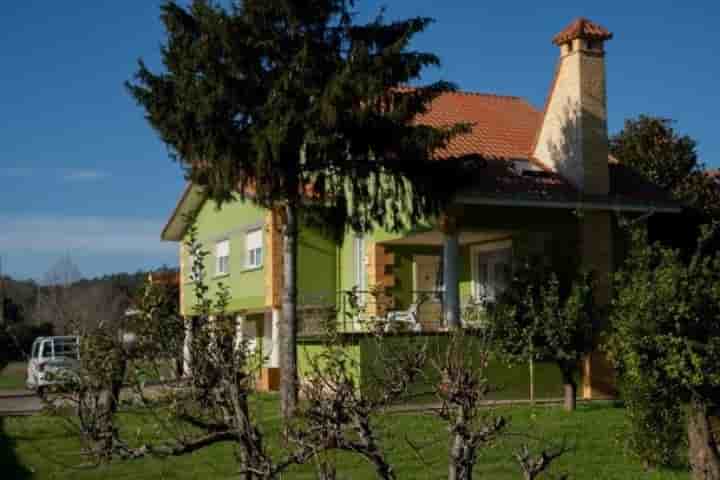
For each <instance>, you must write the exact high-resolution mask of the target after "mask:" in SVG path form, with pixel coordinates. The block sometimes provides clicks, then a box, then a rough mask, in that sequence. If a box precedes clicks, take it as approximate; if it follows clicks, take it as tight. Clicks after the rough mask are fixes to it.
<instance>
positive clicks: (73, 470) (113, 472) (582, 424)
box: [0, 397, 689, 480]
mask: <svg viewBox="0 0 720 480" xmlns="http://www.w3.org/2000/svg"><path fill="white" fill-rule="evenodd" d="M261 409H262V410H263V411H264V412H265V415H264V417H265V419H266V422H265V425H264V431H265V432H266V435H267V437H268V440H269V444H270V446H271V451H273V452H274V453H275V454H278V453H279V452H280V450H279V447H278V444H279V443H278V434H279V417H278V415H277V414H276V412H277V402H276V400H275V398H274V397H270V398H268V397H265V398H264V399H263V400H262V405H261ZM502 411H503V413H505V414H507V415H508V416H509V418H510V433H511V434H512V435H508V436H506V437H505V438H504V439H503V440H502V441H501V442H499V443H498V444H497V445H495V446H493V447H492V448H490V449H488V450H486V451H483V452H482V454H481V456H480V460H479V462H478V465H477V468H476V472H477V478H491V479H498V480H503V479H517V478H521V477H520V475H519V473H518V471H517V469H516V467H515V465H514V463H513V460H512V457H511V454H512V450H513V448H515V447H516V446H517V445H518V444H519V443H520V442H522V441H523V439H524V437H523V435H526V434H531V435H532V436H533V437H535V438H546V439H550V438H552V439H555V440H560V439H563V438H564V439H566V440H567V441H568V442H569V443H571V444H573V445H574V447H575V448H574V451H573V452H571V453H568V454H566V455H565V456H564V457H563V458H562V459H561V460H559V461H558V463H557V466H556V468H555V470H554V471H555V472H558V473H559V472H568V473H570V474H571V478H574V479H593V480H600V479H634V478H643V479H655V480H657V479H687V478H689V476H688V474H687V473H686V472H684V471H661V472H654V473H645V472H644V471H643V469H642V468H641V466H640V464H639V463H638V462H637V461H636V460H634V459H631V458H629V457H628V456H626V455H624V453H623V451H622V448H621V447H620V445H619V443H618V442H617V441H616V440H615V439H616V438H617V436H618V434H619V431H620V427H621V424H622V417H623V410H622V409H619V408H615V407H613V406H611V405H609V404H594V405H582V406H580V408H579V410H578V411H577V412H576V413H574V414H567V413H565V412H564V411H562V410H561V409H559V408H556V407H552V408H549V407H537V408H534V409H533V408H531V407H504V408H503V410H502ZM381 424H382V434H383V441H384V443H385V445H386V446H387V451H388V454H389V457H390V459H391V460H392V462H393V464H394V465H395V468H396V470H397V473H398V478H405V479H416V478H420V479H424V478H428V479H430V478H438V479H439V478H444V477H445V469H446V461H447V460H446V456H447V438H446V436H445V434H444V425H443V423H442V422H441V421H439V420H438V419H437V418H435V417H434V416H431V415H427V414H394V415H387V416H385V417H384V418H383V419H382V421H381ZM153 425H154V422H153V421H151V420H150V419H149V418H147V417H141V416H139V415H136V414H131V413H127V414H124V415H123V430H124V432H123V434H124V435H125V437H126V438H138V436H139V437H143V436H147V435H151V430H152V429H153ZM0 426H1V428H0V472H2V474H1V475H0V477H1V478H3V479H5V478H7V479H21V480H22V479H78V480H82V479H103V480H112V479H128V480H129V479H139V480H142V479H151V478H152V479H155V478H163V479H207V478H213V479H225V478H233V471H234V460H233V451H232V447H231V446H230V445H215V446H213V447H211V448H208V449H206V450H204V451H202V452H198V453H195V454H193V455H191V456H187V457H182V458H173V459H155V458H149V459H143V460H135V461H129V462H117V463H114V464H112V465H110V466H106V467H100V468H84V467H79V465H80V464H81V463H82V461H83V460H82V458H81V457H79V455H78V442H77V440H76V439H75V438H73V437H72V436H71V435H68V433H67V431H66V430H65V429H64V428H63V426H62V424H61V423H60V421H59V420H57V419H51V418H47V417H26V418H6V419H4V421H3V423H2V424H0ZM408 440H410V441H411V442H412V443H413V444H414V445H415V446H416V447H419V448H420V451H419V452H416V451H414V450H413V448H411V447H410V446H409V445H408ZM338 460H339V463H340V464H341V469H340V475H339V478H348V479H365V478H368V479H371V478H374V476H373V474H372V470H371V469H370V468H369V467H368V465H366V464H365V463H364V462H363V461H362V460H359V459H358V458H357V457H352V456H349V455H341V456H340V457H339V458H338ZM285 478H291V479H313V478H315V476H314V474H313V471H312V467H310V466H307V467H300V468H296V469H295V470H292V471H290V472H288V474H287V475H286V476H285Z"/></svg>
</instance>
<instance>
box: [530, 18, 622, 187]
mask: <svg viewBox="0 0 720 480" xmlns="http://www.w3.org/2000/svg"><path fill="white" fill-rule="evenodd" d="M611 38H612V33H610V32H609V31H608V30H606V29H605V28H603V27H601V26H600V25H598V24H595V23H593V22H591V21H590V20H587V19H585V18H578V19H577V20H575V21H574V22H572V23H571V24H570V25H569V26H568V27H567V28H565V29H564V30H563V31H561V32H560V33H558V34H557V35H556V36H555V37H554V38H553V43H554V44H555V45H557V46H558V47H559V48H560V60H559V62H558V66H557V69H556V71H555V79H554V81H553V85H552V87H551V90H550V94H549V97H548V100H547V104H546V105H545V114H544V118H543V123H542V126H541V127H540V131H539V133H538V136H537V140H536V142H535V147H534V149H533V155H534V156H535V158H537V159H538V160H540V161H541V162H542V163H544V164H545V165H547V166H548V167H550V168H552V169H554V170H556V171H557V172H559V173H560V174H561V175H563V176H564V177H565V178H567V179H568V180H569V181H570V182H572V183H573V184H574V185H575V186H576V187H577V188H578V189H579V190H580V191H581V192H583V193H585V194H588V195H607V194H608V191H609V178H608V177H609V172H608V133H607V94H606V91H605V42H606V41H607V40H610V39H611Z"/></svg>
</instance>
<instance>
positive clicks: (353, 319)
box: [298, 290, 484, 336]
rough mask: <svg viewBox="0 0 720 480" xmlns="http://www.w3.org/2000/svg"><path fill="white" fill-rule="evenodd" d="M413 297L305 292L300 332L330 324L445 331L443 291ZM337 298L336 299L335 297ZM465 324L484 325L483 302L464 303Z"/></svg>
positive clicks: (342, 328)
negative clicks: (402, 299)
mask: <svg viewBox="0 0 720 480" xmlns="http://www.w3.org/2000/svg"><path fill="white" fill-rule="evenodd" d="M411 294H412V295H411V298H412V300H411V301H410V303H409V304H408V303H407V302H406V303H405V304H401V302H400V301H399V300H398V298H397V297H395V296H393V295H391V294H389V293H387V292H384V291H361V290H347V291H339V292H335V293H334V294H332V295H328V294H319V295H302V296H301V298H299V299H298V300H299V301H298V304H299V309H298V315H299V320H300V322H299V323H300V325H299V334H300V335H305V336H312V335H321V334H323V333H326V332H327V330H328V328H332V329H336V330H337V331H339V332H346V333H356V332H370V331H373V330H376V329H382V330H383V331H386V332H391V331H392V332H396V331H397V332H438V331H446V330H447V325H446V324H445V321H444V318H443V313H442V312H443V292H442V291H434V290H433V291H413V292H411ZM333 300H334V301H333ZM461 310H462V315H461V317H462V319H463V322H464V323H465V324H473V325H476V326H478V325H480V326H481V325H482V323H483V322H484V309H483V307H482V305H481V302H476V301H473V300H472V299H467V300H466V301H465V303H464V304H463V306H462V307H461Z"/></svg>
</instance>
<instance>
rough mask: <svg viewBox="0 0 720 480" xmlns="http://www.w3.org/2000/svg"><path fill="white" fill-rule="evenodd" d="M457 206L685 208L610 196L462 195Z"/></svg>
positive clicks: (621, 209)
mask: <svg viewBox="0 0 720 480" xmlns="http://www.w3.org/2000/svg"><path fill="white" fill-rule="evenodd" d="M455 203H458V204H465V205H487V206H503V207H530V208H559V209H571V210H602V211H614V212H637V213H647V212H657V213H680V212H681V211H682V207H681V206H679V205H676V204H672V203H667V202H642V201H637V200H634V199H627V198H622V197H611V196H599V197H596V196H584V197H578V198H577V199H569V198H562V199H559V198H547V197H546V198H527V197H525V198H523V197H518V196H490V195H477V194H460V195H457V196H456V197H455Z"/></svg>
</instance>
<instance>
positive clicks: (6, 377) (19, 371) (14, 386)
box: [0, 362, 27, 390]
mask: <svg viewBox="0 0 720 480" xmlns="http://www.w3.org/2000/svg"><path fill="white" fill-rule="evenodd" d="M26 373H27V363H25V362H12V363H9V364H8V365H7V366H6V367H5V368H4V369H3V370H2V371H0V390H20V389H24V388H25V375H26Z"/></svg>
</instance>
